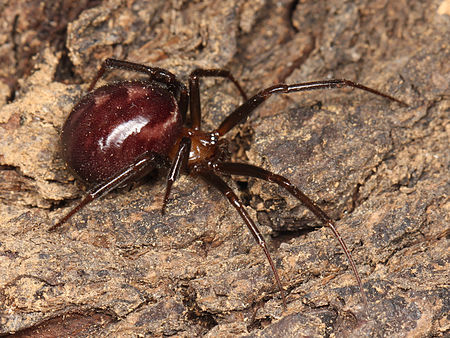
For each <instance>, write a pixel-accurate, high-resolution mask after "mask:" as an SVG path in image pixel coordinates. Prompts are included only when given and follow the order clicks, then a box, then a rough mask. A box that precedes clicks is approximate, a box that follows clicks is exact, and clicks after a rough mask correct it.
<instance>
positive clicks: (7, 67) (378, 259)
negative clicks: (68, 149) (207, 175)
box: [0, 0, 450, 337]
mask: <svg viewBox="0 0 450 338" xmlns="http://www.w3.org/2000/svg"><path fill="white" fill-rule="evenodd" d="M18 3H19V2H14V1H5V2H4V4H2V5H0V13H1V14H0V18H1V21H2V23H3V24H2V26H0V45H1V47H0V51H1V53H0V54H1V58H0V65H1V67H0V104H1V106H0V335H3V334H8V333H13V332H17V334H18V335H22V336H34V337H37V336H46V337H53V336H73V337H82V336H83V337H84V336H136V335H144V336H163V335H169V336H171V335H174V336H178V337H192V336H203V335H206V336H210V337H217V336H223V337H235V336H246V337H247V336H249V337H253V336H254V337H298V336H354V337H360V336H376V337H404V336H410V337H426V336H445V335H448V334H449V330H450V323H449V320H448V313H449V311H450V309H449V299H450V295H449V280H450V279H449V271H450V267H449V240H448V237H449V209H450V208H449V201H448V196H447V195H448V191H449V152H448V148H449V146H448V145H449V111H450V104H449V102H450V101H449V95H450V92H449V82H450V66H449V65H450V63H449V59H450V47H449V38H448V37H449V36H450V11H449V9H448V8H450V4H449V1H448V0H442V1H421V2H418V1H409V2H407V1H395V2H394V1H392V2H389V1H373V2H372V1H366V0H363V1H359V2H357V3H353V2H342V1H337V0H336V1H318V2H315V1H311V2H303V1H300V2H298V1H294V2H289V1H278V2H272V1H251V2H250V1H248V2H239V1H231V0H230V1H203V2H189V1H172V2H167V1H137V0H134V1H133V0H130V1H120V0H115V1H104V2H102V1H93V2H87V1H81V2H78V4H77V5H76V6H75V5H73V4H72V3H73V2H70V1H63V2H61V5H60V6H59V7H54V8H53V9H51V8H50V7H48V5H45V4H44V5H39V4H43V2H40V1H32V0H30V1H26V2H20V5H19V4H18ZM88 6H89V7H88ZM44 23H45V24H44ZM106 57H115V58H120V59H127V60H130V61H134V62H139V63H144V64H149V65H154V66H158V67H163V68H167V69H169V70H170V71H172V72H174V73H175V74H177V75H179V77H180V79H182V80H183V81H185V80H186V78H187V75H188V74H189V72H190V71H192V70H193V69H195V68H197V67H202V68H228V69H230V70H232V72H233V74H235V76H236V77H237V78H238V79H241V80H242V83H243V85H244V87H245V88H246V90H247V91H248V92H249V93H255V92H256V91H258V90H259V89H262V88H265V87H267V86H269V85H271V84H274V83H277V82H286V83H295V82H303V81H310V80H318V79H327V78H347V79H351V80H356V81H358V82H361V83H364V84H366V85H368V86H371V87H374V88H377V89H380V90H382V91H384V92H387V93H390V94H392V95H394V96H396V97H398V98H399V99H401V100H404V101H406V102H407V103H408V104H409V105H410V107H408V108H404V107H401V106H399V105H398V104H395V103H390V102H387V101H386V100H384V99H382V98H379V97H375V96H373V95H370V94H367V93H363V92H361V91H357V90H333V91H316V92H310V93H303V94H292V95H289V96H286V95H285V96H281V95H279V96H277V97H273V98H271V99H270V100H269V101H268V102H267V103H266V104H265V105H264V106H263V107H261V108H260V109H259V110H258V111H256V112H255V114H254V115H252V117H251V119H250V120H249V122H247V123H246V124H245V125H243V126H242V127H240V128H237V129H236V131H234V132H232V133H230V135H229V139H230V140H231V141H232V144H231V147H232V149H234V151H235V155H234V157H233V158H234V159H235V160H241V161H249V162H250V163H253V164H257V165H260V166H263V167H265V168H267V169H270V170H272V171H274V172H276V173H279V174H282V175H284V176H286V177H288V178H289V179H291V180H292V182H293V183H295V184H296V185H298V186H299V187H300V188H301V189H302V190H303V191H304V192H305V193H307V194H308V195H309V196H310V197H311V198H313V199H314V200H315V201H317V202H318V203H319V204H320V205H321V207H323V209H324V210H326V211H327V212H328V213H329V214H330V215H331V216H332V217H333V218H334V219H335V220H336V224H337V227H338V229H339V230H340V232H341V234H342V235H343V237H344V240H345V241H346V243H347V244H348V246H349V249H350V250H351V252H352V255H353V257H354V259H355V261H356V264H357V267H358V271H359V272H360V274H361V277H362V279H363V283H364V288H365V290H366V293H367V297H368V308H367V314H365V312H364V309H363V303H362V301H361V298H360V295H359V292H358V288H357V285H356V281H355V278H354V276H353V274H352V273H351V271H350V270H349V268H348V263H347V261H346V259H345V256H344V255H343V252H342V250H341V248H340V247H339V245H338V243H337V242H336V240H335V239H334V238H333V237H332V235H331V234H330V232H329V230H328V229H326V228H322V227H321V224H320V223H319V222H317V221H316V220H315V219H314V217H312V216H311V215H310V213H309V212H307V211H306V210H305V209H304V208H303V207H302V206H301V205H300V204H299V203H298V202H297V201H296V200H294V199H293V198H291V197H289V196H288V195H287V194H286V193H285V192H283V191H281V190H280V189H278V188H277V187H275V186H271V185H268V184H265V183H263V182H258V181H255V180H253V179H250V180H248V181H247V180H244V179H239V180H240V181H241V182H243V184H237V185H234V187H235V189H236V190H237V188H238V187H241V191H240V194H241V196H242V198H243V199H244V200H245V201H246V203H247V204H248V210H249V212H250V214H251V215H252V216H253V217H254V218H255V219H257V220H258V221H259V224H260V225H261V230H262V232H263V233H264V235H265V236H266V239H267V241H268V243H269V246H270V247H271V253H272V256H273V257H274V259H275V261H276V264H277V267H278V269H279V272H280V275H281V277H282V282H283V286H284V288H285V290H286V293H287V300H288V308H287V310H286V311H283V308H282V303H281V299H280V294H279V292H278V290H277V288H276V286H275V285H274V283H273V276H272V273H271V271H270V269H269V267H268V264H267V262H266V260H265V257H264V256H263V254H262V253H261V251H260V248H259V247H258V246H257V245H256V243H255V242H254V240H253V238H252V236H251V235H250V234H249V232H248V230H247V229H246V227H245V225H244V224H243V222H242V220H241V219H240V218H239V217H238V215H237V214H236V212H235V210H234V209H232V207H231V206H229V205H228V204H227V202H226V201H225V199H224V198H223V197H222V196H221V195H220V194H219V193H218V192H216V191H215V190H214V189H212V188H208V187H206V186H205V185H204V184H202V183H200V182H198V181H197V180H195V179H192V178H190V177H182V178H181V179H180V180H179V181H178V182H177V183H176V185H175V187H174V190H173V196H172V198H171V200H170V202H169V205H168V208H167V214H166V215H165V216H161V214H160V211H159V210H160V206H161V201H162V194H163V193H162V192H163V190H164V186H165V185H164V180H163V179H159V180H156V181H155V180H152V181H151V182H148V183H146V184H144V185H141V186H139V187H137V188H135V189H133V190H132V191H130V192H126V191H117V192H113V193H111V194H110V195H108V196H107V197H105V198H103V199H102V200H99V201H96V202H95V203H93V204H91V205H90V206H89V207H87V208H85V209H84V210H83V211H81V212H80V213H78V214H77V215H76V216H75V217H73V218H72V219H71V220H70V221H69V222H68V223H67V224H66V225H65V226H64V227H63V228H61V229H60V231H59V232H57V233H49V232H47V229H48V228H49V227H50V226H51V225H52V224H54V223H55V222H56V220H58V218H59V217H61V216H62V215H63V214H64V213H65V212H67V210H68V209H69V208H70V207H72V206H74V205H75V204H76V203H77V201H78V200H79V197H80V196H82V194H83V188H82V186H81V185H80V184H77V183H75V181H74V179H73V177H72V176H71V175H70V173H69V172H68V171H67V168H65V165H64V163H63V161H62V159H61V156H60V154H59V148H58V134H59V131H60V130H61V126H62V124H63V122H64V120H65V118H66V117H67V115H68V114H69V113H70V111H71V108H72V107H73V105H74V103H75V102H76V101H77V100H78V99H79V98H80V97H81V95H83V93H84V90H85V89H86V86H87V85H86V84H87V82H88V81H89V80H90V79H91V78H92V77H93V75H94V74H95V71H96V69H98V67H99V65H100V63H101V62H102V60H103V59H104V58H106ZM120 76H123V77H130V76H134V75H133V74H129V73H124V74H122V73H120V72H117V73H114V74H112V75H111V76H110V78H111V79H112V78H118V77H120ZM238 100H239V98H238V93H236V92H235V90H234V88H232V87H231V86H229V84H227V83H226V82H225V83H224V81H214V80H210V79H208V80H205V81H203V82H202V107H203V112H204V121H205V126H208V127H211V126H216V125H217V124H218V123H220V121H221V120H222V119H223V118H224V116H226V115H227V114H228V113H229V112H230V111H231V110H232V109H233V107H234V106H236V104H237V103H238V102H239V101H238Z"/></svg>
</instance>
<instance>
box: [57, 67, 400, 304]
mask: <svg viewBox="0 0 450 338" xmlns="http://www.w3.org/2000/svg"><path fill="white" fill-rule="evenodd" d="M111 69H123V70H128V71H133V72H137V73H143V74H146V75H148V77H149V78H148V79H147V80H139V81H138V80H134V81H121V82H117V83H113V84H108V85H105V86H102V87H99V88H97V89H95V90H94V91H92V89H93V88H94V86H95V85H96V83H97V81H98V80H99V79H100V78H101V77H102V76H103V74H104V73H105V71H106V70H111ZM202 77H221V78H226V79H228V80H230V81H231V82H232V83H233V84H234V85H235V86H236V88H237V89H238V90H239V92H240V94H241V96H242V97H243V99H244V103H242V104H241V105H240V106H238V107H237V108H236V109H235V110H234V111H233V112H232V113H231V114H229V115H228V116H227V117H226V118H225V120H224V121H223V122H222V123H221V124H220V126H219V127H218V128H217V129H215V130H213V131H212V132H205V131H203V130H201V109H200V92H199V79H200V78H202ZM342 87H353V88H358V89H362V90H365V91H368V92H370V93H373V94H376V95H379V96H382V97H384V98H387V99H389V100H392V101H395V102H398V103H400V104H404V103H403V102H401V101H399V100H397V99H396V98H394V97H392V96H390V95H387V94H383V93H381V92H379V91H377V90H375V89H371V88H368V87H366V86H363V85H361V84H358V83H355V82H352V81H348V80H323V81H315V82H307V83H296V84H291V85H286V84H278V85H275V86H272V87H269V88H266V89H264V90H262V91H260V92H259V93H257V94H256V95H254V96H252V97H251V98H250V99H247V95H246V94H245V92H244V90H243V89H242V87H241V86H240V85H239V83H238V82H237V81H236V80H235V79H234V77H233V76H232V74H231V73H230V72H229V71H227V70H223V69H196V70H194V71H193V72H192V73H191V74H190V76H189V90H188V89H187V88H186V86H185V85H184V84H182V83H181V82H180V81H179V80H178V79H177V78H176V77H175V76H174V75H173V74H172V73H170V72H168V71H167V70H164V69H161V68H156V67H148V66H145V65H142V64H137V63H132V62H127V61H120V60H115V59H106V60H105V61H104V62H103V64H102V67H101V68H100V70H99V72H98V74H97V76H96V77H95V78H94V80H93V81H92V83H91V85H90V86H89V89H88V91H89V93H88V94H87V95H86V96H84V97H83V98H82V99H81V100H80V102H79V103H78V104H77V105H76V106H75V107H74V109H73V110H72V112H71V113H70V115H69V117H68V118H67V120H66V122H65V124H64V127H63V130H62V135H61V139H62V145H63V156H64V159H65V160H66V162H67V163H68V165H69V167H70V168H71V169H72V170H73V172H74V173H75V174H76V175H77V176H78V177H79V178H81V179H82V180H83V181H84V182H85V183H88V184H93V185H95V187H94V188H93V189H91V190H89V192H88V194H87V195H86V196H85V197H84V198H83V199H82V200H81V202H80V203H79V204H78V205H77V206H76V207H75V208H73V209H72V210H71V211H70V212H69V213H68V214H67V215H66V216H65V217H63V218H62V219H61V220H60V221H59V222H58V223H56V224H55V225H53V226H52V227H51V228H50V230H54V229H56V228H57V227H59V226H61V225H62V224H63V223H64V222H66V221H67V220H68V219H69V218H70V217H71V216H72V215H73V214H75V213H76V212H78V211H79V210H80V209H81V208H83V207H84V206H85V205H86V204H88V203H90V202H92V201H93V200H95V199H97V198H99V197H101V196H103V195H105V194H106V193H108V192H109V191H111V190H112V189H114V188H118V187H122V186H127V185H131V184H132V183H133V182H135V181H136V180H138V179H140V178H142V177H143V176H145V175H147V174H148V173H150V172H151V171H152V170H153V169H155V168H158V167H162V166H167V165H169V166H170V170H169V174H168V178H167V187H166V192H165V196H164V200H163V205H162V212H163V213H164V209H165V206H166V204H167V201H168V198H169V195H170V191H171V188H172V185H173V183H174V182H175V180H176V179H177V177H178V175H179V173H180V172H184V173H186V174H189V175H191V176H194V177H199V178H201V179H202V180H203V181H205V182H206V183H207V184H209V185H211V186H213V187H215V188H217V189H218V190H219V191H220V192H221V193H222V194H223V195H224V196H225V197H226V198H227V199H228V200H229V202H230V203H231V204H232V205H233V206H234V207H235V208H236V210H237V211H238V213H239V215H240V216H241V217H242V219H243V220H244V222H245V223H246V224H247V226H248V228H249V230H250V232H251V233H252V235H253V237H254V238H255V239H256V241H257V242H258V244H259V245H260V246H261V248H262V250H263V251H264V254H265V255H266V257H267V260H268V261H269V264H270V267H271V268H272V271H273V274H274V276H275V280H276V283H277V285H278V288H279V289H280V292H281V295H282V298H283V305H284V307H285V308H286V299H285V295H284V292H283V288H282V286H281V281H280V278H279V276H278V273H277V270H276V268H275V265H274V263H273V261H272V258H271V256H270V254H269V251H268V249H267V246H266V243H265V241H264V238H263V237H262V235H261V233H260V231H259V230H258V227H257V226H256V224H255V223H254V222H253V220H252V219H251V218H250V216H249V214H248V213H247V211H246V210H245V207H244V205H243V204H242V202H241V201H240V200H239V198H238V197H237V196H236V194H235V193H234V192H233V191H232V190H231V188H230V187H229V186H228V185H227V184H226V183H225V181H224V180H223V179H222V178H221V176H222V175H243V176H251V177H256V178H260V179H263V180H266V181H269V182H273V183H275V184H278V185H279V186H281V187H283V188H284V189H286V190H287V191H288V192H289V193H290V194H292V195H293V196H294V197H296V198H298V199H299V200H300V201H301V202H302V203H303V204H304V205H305V206H306V207H307V208H308V209H309V210H311V212H312V213H314V215H316V217H317V218H319V219H320V220H321V222H322V223H323V224H324V225H326V226H327V227H329V228H330V229H331V231H332V232H333V234H334V236H335V237H336V238H337V240H338V241H339V243H340V245H341V246H342V249H343V250H344V252H345V255H346V256H347V258H348V261H349V262H350V266H351V268H352V270H353V273H354V274H355V277H356V279H357V281H358V285H359V288H360V291H361V294H362V296H363V299H364V302H366V300H365V295H364V291H363V286H362V283H361V279H360V277H359V274H358V271H357V270H356V266H355V263H354V262H353V259H352V257H351V255H350V253H349V251H348V249H347V246H346V245H345V243H344V241H343V240H342V238H341V236H340V234H339V233H338V231H337V230H336V227H335V225H334V223H333V221H332V220H331V218H330V217H328V216H327V214H325V212H324V211H322V210H321V209H320V208H319V207H318V206H317V205H316V204H315V203H314V202H313V201H312V200H311V199H310V198H308V197H307V196H306V195H305V194H303V193H302V192H301V191H300V190H299V189H298V188H297V187H295V186H294V185H292V183H291V182H289V180H288V179H286V178H284V177H282V176H279V175H276V174H274V173H271V172H269V171H267V170H265V169H262V168H258V167H256V166H253V165H251V164H245V163H233V162H229V161H228V160H227V156H226V154H227V152H226V151H225V150H224V146H225V141H224V139H223V138H222V137H223V136H224V135H225V134H226V133H227V132H229V131H230V130H231V129H232V128H233V127H235V126H237V125H239V124H240V123H242V122H244V121H245V120H246V119H247V117H248V116H249V115H250V114H251V113H252V112H253V111H254V110H255V109H256V108H257V107H258V106H259V105H260V104H261V103H263V102H264V101H265V100H267V99H268V98H269V97H270V96H271V95H272V94H278V93H283V94H288V93H292V92H300V91H308V90H314V89H329V88H342ZM188 105H189V111H190V116H189V117H190V119H189V120H188V119H187V116H186V113H187V111H188Z"/></svg>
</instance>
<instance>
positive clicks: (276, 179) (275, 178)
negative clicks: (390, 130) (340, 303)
mask: <svg viewBox="0 0 450 338" xmlns="http://www.w3.org/2000/svg"><path fill="white" fill-rule="evenodd" d="M215 168H216V169H217V170H218V171H220V172H222V173H224V174H229V175H242V176H251V177H256V178H259V179H262V180H265V181H268V182H272V183H275V184H278V185H279V186H280V187H282V188H285V189H286V190H287V191H288V192H289V193H290V194H291V195H293V196H294V197H296V198H297V199H299V200H300V201H301V202H302V203H303V204H304V205H305V206H306V207H307V208H308V209H309V210H310V211H311V212H312V213H313V214H314V215H315V216H316V217H317V218H318V219H320V221H321V222H322V223H323V224H324V225H325V226H327V227H329V228H330V229H331V231H332V232H333V234H334V236H335V237H336V239H337V240H338V242H339V244H340V245H341V247H342V249H343V250H344V253H345V255H346V256H347V259H348V261H349V263H350V266H351V268H352V270H353V273H354V275H355V277H356V280H357V282H358V286H359V290H360V292H361V295H362V298H363V301H364V304H365V305H366V306H367V300H366V294H365V293H364V289H363V285H362V282H361V278H360V276H359V273H358V270H357V269H356V265H355V262H354V261H353V258H352V256H351V254H350V251H348V249H347V245H346V244H345V242H344V240H343V239H342V237H341V235H340V234H339V232H338V231H337V229H336V226H335V225H334V222H333V220H332V219H331V218H330V217H329V216H328V215H327V214H326V213H325V212H324V211H323V210H322V209H320V208H319V207H318V206H317V204H316V203H314V202H313V201H312V200H311V199H310V198H309V197H308V196H306V195H305V194H304V193H303V192H301V191H300V189H298V188H297V187H296V186H295V185H293V184H292V183H291V182H290V181H289V180H288V179H287V178H285V177H283V176H280V175H276V174H274V173H272V172H270V171H267V170H265V169H262V168H259V167H256V166H254V165H251V164H245V163H232V162H222V163H217V164H216V166H215Z"/></svg>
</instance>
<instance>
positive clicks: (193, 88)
mask: <svg viewBox="0 0 450 338" xmlns="http://www.w3.org/2000/svg"><path fill="white" fill-rule="evenodd" d="M201 77H222V78H226V79H228V80H230V81H231V82H232V83H233V84H234V85H235V86H236V88H237V89H238V90H239V93H240V94H241V96H242V97H243V98H244V101H247V95H246V94H245V92H244V90H243V89H242V87H241V85H240V84H239V82H238V81H236V79H235V78H234V77H233V75H232V74H231V73H230V71H228V70H226V69H195V70H194V71H193V72H192V73H191V74H190V75H189V93H190V96H189V104H190V112H191V121H192V127H193V128H194V129H196V130H199V129H200V125H201V108H200V89H199V80H200V78H201Z"/></svg>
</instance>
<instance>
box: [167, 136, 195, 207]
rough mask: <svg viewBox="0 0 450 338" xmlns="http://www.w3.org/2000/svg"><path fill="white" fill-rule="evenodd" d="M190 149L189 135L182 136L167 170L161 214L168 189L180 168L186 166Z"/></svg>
mask: <svg viewBox="0 0 450 338" xmlns="http://www.w3.org/2000/svg"><path fill="white" fill-rule="evenodd" d="M190 151H191V139H190V138H189V137H183V138H182V139H181V141H180V145H179V146H178V150H177V154H176V156H175V159H174V160H173V162H172V165H171V167H170V170H169V175H168V176H167V185H166V193H165V194H164V200H163V204H162V207H161V214H163V215H164V212H165V210H166V205H167V201H168V200H169V196H170V191H171V190H172V185H173V183H174V182H175V180H176V179H177V178H178V176H179V174H180V170H181V169H182V168H183V169H184V168H187V163H188V160H189V152H190Z"/></svg>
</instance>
